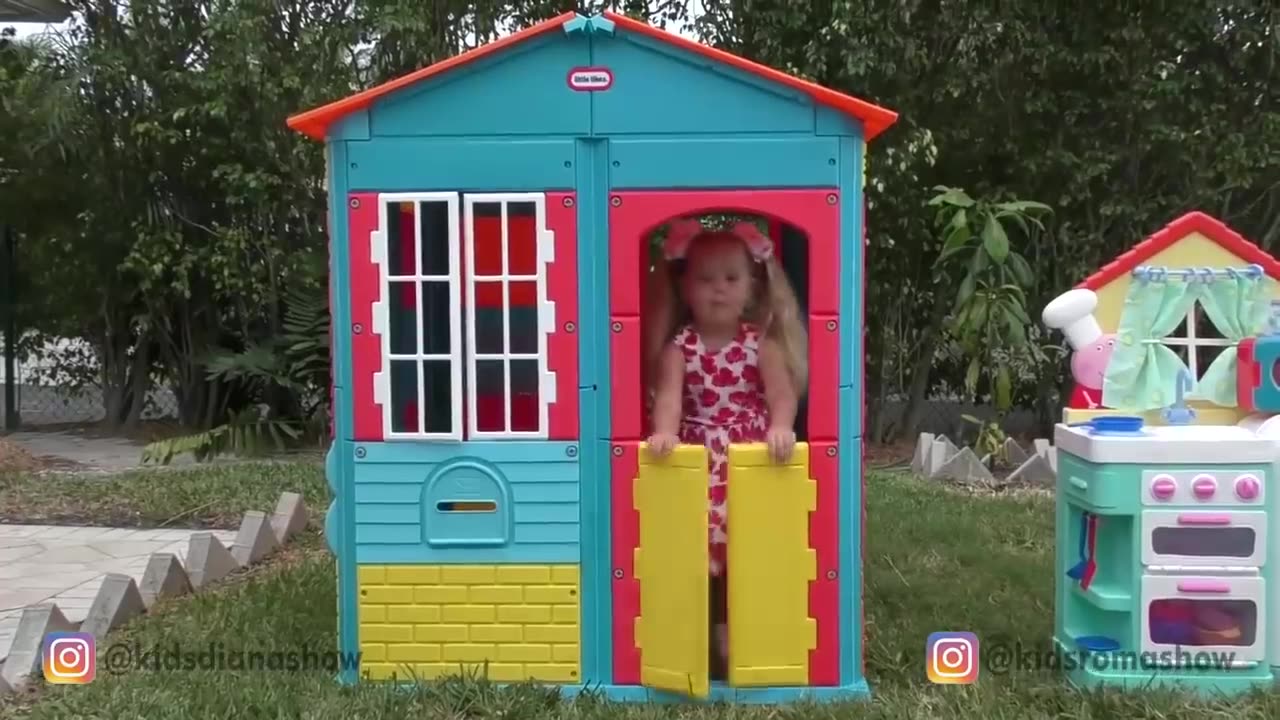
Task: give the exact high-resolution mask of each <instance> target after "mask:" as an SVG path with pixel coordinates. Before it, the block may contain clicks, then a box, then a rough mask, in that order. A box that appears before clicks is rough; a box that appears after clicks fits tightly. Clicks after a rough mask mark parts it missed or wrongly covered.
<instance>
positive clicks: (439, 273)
mask: <svg viewBox="0 0 1280 720" xmlns="http://www.w3.org/2000/svg"><path fill="white" fill-rule="evenodd" d="M418 216H419V220H418V227H419V229H420V231H421V233H422V273H421V274H422V275H431V276H435V277H446V276H448V275H449V243H450V233H449V203H447V202H430V201H428V202H422V203H419V204H418Z"/></svg>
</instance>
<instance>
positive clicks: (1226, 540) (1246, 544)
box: [1151, 525, 1258, 558]
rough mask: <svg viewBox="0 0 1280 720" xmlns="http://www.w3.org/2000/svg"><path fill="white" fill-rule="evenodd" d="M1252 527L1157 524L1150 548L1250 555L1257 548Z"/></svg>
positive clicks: (1158, 551) (1160, 551)
mask: <svg viewBox="0 0 1280 720" xmlns="http://www.w3.org/2000/svg"><path fill="white" fill-rule="evenodd" d="M1257 542H1258V537H1257V532H1256V531H1255V530H1254V529H1253V528H1251V527H1186V526H1181V525H1180V526H1178V527H1157V528H1155V529H1154V530H1152V532H1151V551H1152V552H1153V553H1155V554H1157V555H1176V556H1182V557H1208V558H1212V557H1229V558H1248V557H1252V556H1253V551H1254V550H1255V549H1256V548H1257Z"/></svg>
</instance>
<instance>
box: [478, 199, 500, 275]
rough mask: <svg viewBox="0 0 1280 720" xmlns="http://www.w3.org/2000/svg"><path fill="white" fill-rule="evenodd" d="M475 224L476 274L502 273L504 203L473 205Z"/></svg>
mask: <svg viewBox="0 0 1280 720" xmlns="http://www.w3.org/2000/svg"><path fill="white" fill-rule="evenodd" d="M471 216H472V219H473V220H474V223H475V224H474V226H473V227H472V228H471V230H472V233H473V235H472V237H473V238H474V242H475V253H476V257H475V274H476V275H478V276H490V277H492V276H494V275H501V274H502V205H501V204H500V203H476V204H475V205H473V206H472V207H471Z"/></svg>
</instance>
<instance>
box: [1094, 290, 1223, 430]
mask: <svg viewBox="0 0 1280 720" xmlns="http://www.w3.org/2000/svg"><path fill="white" fill-rule="evenodd" d="M1202 287H1204V286H1203V284H1201V283H1196V282H1185V281H1183V280H1182V279H1181V278H1169V279H1165V280H1154V281H1152V280H1146V279H1144V278H1140V277H1135V278H1133V279H1132V280H1131V281H1130V283H1129V293H1128V294H1127V295H1126V296H1125V299H1124V310H1123V311H1122V312H1121V313H1120V329H1119V330H1118V331H1117V332H1116V346H1115V351H1114V353H1113V354H1112V356H1111V361H1110V362H1109V363H1108V364H1107V372H1106V375H1105V376H1104V378H1103V382H1102V404H1103V405H1104V406H1106V407H1109V408H1117V409H1123V410H1131V411H1136V412H1141V411H1144V410H1155V409H1159V408H1163V407H1168V406H1169V405H1171V404H1172V403H1173V400H1174V384H1175V383H1176V382H1177V381H1178V373H1179V372H1180V371H1182V370H1185V369H1186V367H1187V366H1186V364H1185V363H1183V362H1182V359H1181V358H1179V357H1178V355H1177V353H1175V352H1174V351H1173V350H1170V349H1169V348H1168V347H1166V346H1165V345H1162V344H1161V343H1160V340H1161V339H1163V338H1165V337H1167V336H1168V335H1169V333H1172V332H1173V331H1174V330H1177V329H1178V324H1179V323H1181V322H1182V320H1183V318H1185V317H1186V316H1187V312H1188V311H1190V310H1191V307H1192V306H1193V305H1194V304H1195V301H1196V297H1197V296H1198V295H1199V288H1202Z"/></svg>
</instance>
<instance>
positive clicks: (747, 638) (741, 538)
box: [728, 443, 818, 687]
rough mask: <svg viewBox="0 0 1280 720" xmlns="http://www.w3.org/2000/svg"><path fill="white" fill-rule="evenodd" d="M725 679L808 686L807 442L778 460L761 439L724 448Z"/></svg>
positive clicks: (811, 491) (811, 573)
mask: <svg viewBox="0 0 1280 720" xmlns="http://www.w3.org/2000/svg"><path fill="white" fill-rule="evenodd" d="M728 483H729V487H728V520H729V588H728V590H729V684H730V685H733V686H735V687H747V686H753V685H755V686H759V685H775V686H776V685H808V684H809V651H810V650H812V649H813V648H814V647H816V646H817V644H818V636H817V633H818V625H817V622H816V621H814V620H813V619H812V618H810V617H809V582H810V581H811V580H814V579H816V577H817V572H818V556H817V553H816V552H815V551H814V550H812V549H810V547H809V513H810V512H812V511H813V510H814V508H815V507H816V505H817V500H818V485H817V483H815V482H814V481H813V480H810V479H809V446H808V444H807V443H799V444H797V445H796V449H795V452H794V453H793V454H792V456H791V460H790V461H789V462H788V463H787V464H786V465H777V464H775V463H774V462H773V461H772V460H770V459H769V457H768V450H767V449H766V446H765V445H764V444H763V443H753V444H748V445H732V446H730V447H729V478H728Z"/></svg>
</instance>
